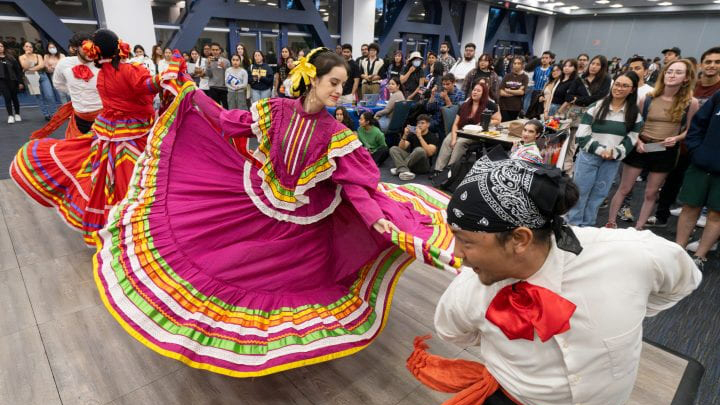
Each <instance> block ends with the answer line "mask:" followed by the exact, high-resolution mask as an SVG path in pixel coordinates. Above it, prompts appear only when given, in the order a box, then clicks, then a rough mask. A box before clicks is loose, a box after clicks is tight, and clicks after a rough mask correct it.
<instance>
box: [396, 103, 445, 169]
mask: <svg viewBox="0 0 720 405" xmlns="http://www.w3.org/2000/svg"><path fill="white" fill-rule="evenodd" d="M438 142H439V138H438V135H437V134H436V133H435V132H430V116H429V115H427V114H420V115H419V116H418V118H417V127H413V126H411V125H408V126H406V127H405V131H404V132H403V136H402V139H400V143H399V144H398V146H393V147H392V148H390V156H391V157H392V159H393V161H394V162H395V167H394V168H392V169H390V173H392V174H393V175H398V177H400V180H405V181H408V180H412V179H414V178H415V174H416V173H427V172H428V171H429V170H430V158H431V157H432V156H433V155H434V154H435V152H437V146H436V145H437V144H438Z"/></svg>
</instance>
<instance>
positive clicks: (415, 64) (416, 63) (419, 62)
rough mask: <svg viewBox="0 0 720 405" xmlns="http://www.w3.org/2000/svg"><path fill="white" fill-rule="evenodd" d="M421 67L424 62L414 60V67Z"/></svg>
mask: <svg viewBox="0 0 720 405" xmlns="http://www.w3.org/2000/svg"><path fill="white" fill-rule="evenodd" d="M420 65H422V61H421V60H414V61H413V66H415V67H420Z"/></svg>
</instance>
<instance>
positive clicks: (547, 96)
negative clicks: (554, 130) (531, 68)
mask: <svg viewBox="0 0 720 405" xmlns="http://www.w3.org/2000/svg"><path fill="white" fill-rule="evenodd" d="M523 73H524V71H523ZM563 78H564V75H563V68H562V67H561V66H560V65H553V67H552V70H551V71H550V79H549V80H548V82H547V84H546V85H545V88H544V89H543V94H542V96H540V98H538V101H540V102H542V107H543V116H544V117H545V118H547V117H549V116H550V107H551V106H552V101H553V97H554V96H555V89H556V88H557V85H558V84H559V83H560V80H562V79H563ZM561 104H562V103H561Z"/></svg>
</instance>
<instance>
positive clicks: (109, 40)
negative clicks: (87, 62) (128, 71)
mask: <svg viewBox="0 0 720 405" xmlns="http://www.w3.org/2000/svg"><path fill="white" fill-rule="evenodd" d="M92 41H93V43H95V45H97V47H98V48H99V49H100V55H98V60H96V61H95V66H97V67H98V68H102V65H101V64H100V59H110V64H111V65H112V67H114V68H115V70H118V69H120V55H119V52H118V36H117V34H115V33H114V32H112V31H110V30H108V29H105V28H101V29H99V30H97V31H95V33H94V34H93V36H92Z"/></svg>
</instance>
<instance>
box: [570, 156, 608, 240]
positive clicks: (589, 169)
mask: <svg viewBox="0 0 720 405" xmlns="http://www.w3.org/2000/svg"><path fill="white" fill-rule="evenodd" d="M618 167H620V161H619V160H606V159H603V158H601V157H600V156H598V155H595V154H591V153H587V152H585V151H584V150H582V151H580V153H578V156H577V160H576V161H575V175H574V176H573V181H575V184H577V186H578V189H579V191H580V198H579V199H578V202H577V204H575V206H574V207H573V208H572V209H571V210H570V212H568V215H567V219H568V222H569V223H570V224H571V225H577V226H595V222H596V221H597V213H598V209H599V208H600V204H602V202H603V200H604V199H605V197H607V196H608V193H609V192H610V187H611V186H612V184H613V180H614V179H615V175H616V174H617V171H618Z"/></svg>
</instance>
